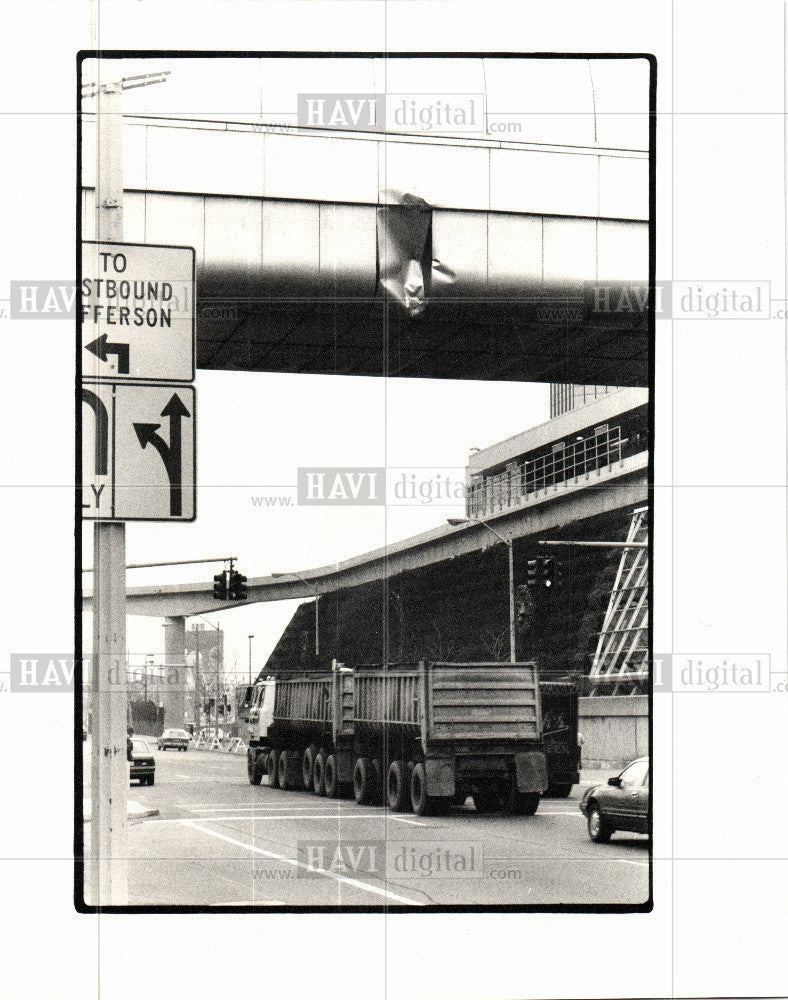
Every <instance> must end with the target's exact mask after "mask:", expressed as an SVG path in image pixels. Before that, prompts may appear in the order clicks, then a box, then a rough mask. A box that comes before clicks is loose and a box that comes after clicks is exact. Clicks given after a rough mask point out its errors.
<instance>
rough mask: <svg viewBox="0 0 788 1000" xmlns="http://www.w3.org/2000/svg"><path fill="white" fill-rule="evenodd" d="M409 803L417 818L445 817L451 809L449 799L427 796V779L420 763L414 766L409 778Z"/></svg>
mask: <svg viewBox="0 0 788 1000" xmlns="http://www.w3.org/2000/svg"><path fill="white" fill-rule="evenodd" d="M410 801H411V805H412V806H413V811H414V812H415V813H416V815H417V816H436V815H437V816H445V815H446V813H447V812H448V811H449V808H450V807H451V798H436V797H435V796H433V795H427V778H426V775H425V773H424V765H423V764H422V763H421V762H419V763H418V764H416V765H415V766H414V768H413V773H412V774H411V776H410Z"/></svg>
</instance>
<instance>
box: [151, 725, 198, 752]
mask: <svg viewBox="0 0 788 1000" xmlns="http://www.w3.org/2000/svg"><path fill="white" fill-rule="evenodd" d="M190 738H191V737H190V736H189V734H188V733H187V732H186V730H185V729H165V730H164V732H163V733H162V734H161V736H160V737H159V742H158V748H159V750H169V749H170V748H172V749H173V750H188V749H189V740H190Z"/></svg>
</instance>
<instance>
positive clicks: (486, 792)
mask: <svg viewBox="0 0 788 1000" xmlns="http://www.w3.org/2000/svg"><path fill="white" fill-rule="evenodd" d="M472 797H473V807H474V809H475V810H476V812H477V813H489V812H495V810H496V809H498V808H500V804H501V803H500V800H499V799H498V796H497V795H496V794H495V792H494V791H493V790H492V788H483V789H482V790H481V791H478V792H474V793H473V796H472Z"/></svg>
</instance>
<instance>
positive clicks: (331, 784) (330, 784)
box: [323, 753, 340, 799]
mask: <svg viewBox="0 0 788 1000" xmlns="http://www.w3.org/2000/svg"><path fill="white" fill-rule="evenodd" d="M323 787H324V788H325V791H326V796H327V797H328V798H329V799H338V798H339V791H340V790H339V781H338V780H337V759H336V757H335V756H334V755H333V754H332V753H330V754H329V755H328V757H326V762H325V764H324V765H323Z"/></svg>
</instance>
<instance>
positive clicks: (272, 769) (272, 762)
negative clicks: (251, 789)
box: [268, 750, 279, 788]
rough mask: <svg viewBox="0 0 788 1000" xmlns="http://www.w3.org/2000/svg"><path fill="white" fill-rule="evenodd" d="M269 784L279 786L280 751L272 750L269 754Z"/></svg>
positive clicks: (273, 786) (274, 786)
mask: <svg viewBox="0 0 788 1000" xmlns="http://www.w3.org/2000/svg"><path fill="white" fill-rule="evenodd" d="M268 784H269V786H270V787H271V788H278V787H279V751H278V750H272V751H271V752H270V753H269V754H268Z"/></svg>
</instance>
